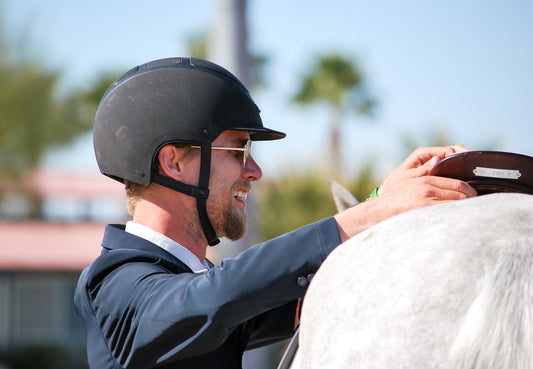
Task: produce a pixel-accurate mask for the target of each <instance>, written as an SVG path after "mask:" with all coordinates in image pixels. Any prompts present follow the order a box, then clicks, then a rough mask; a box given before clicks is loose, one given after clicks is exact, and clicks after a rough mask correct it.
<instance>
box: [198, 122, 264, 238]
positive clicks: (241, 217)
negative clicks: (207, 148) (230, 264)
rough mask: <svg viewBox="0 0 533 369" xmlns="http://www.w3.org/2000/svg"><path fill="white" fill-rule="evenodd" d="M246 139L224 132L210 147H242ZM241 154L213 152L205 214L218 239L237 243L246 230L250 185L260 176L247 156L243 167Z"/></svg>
mask: <svg viewBox="0 0 533 369" xmlns="http://www.w3.org/2000/svg"><path fill="white" fill-rule="evenodd" d="M248 139H249V135H248V133H246V132H240V131H225V132H223V133H222V134H221V135H220V136H218V137H217V139H216V140H215V141H214V142H213V144H212V146H213V147H235V148H242V147H244V145H245V143H246V141H247V140H248ZM243 155H244V153H243V152H242V151H231V150H212V154H211V177H210V180H209V198H208V200H207V214H208V215H209V219H210V221H211V223H212V225H213V228H214V229H215V231H216V233H217V235H219V236H221V237H227V238H229V239H230V240H237V239H239V238H241V237H242V236H244V234H245V233H246V230H247V226H248V215H247V213H246V196H247V195H248V193H249V192H250V190H251V188H252V182H254V181H257V180H259V179H260V178H261V176H262V175H263V174H262V172H261V168H259V166H258V165H257V164H256V162H255V161H254V160H253V159H252V157H251V156H250V157H249V158H248V160H247V162H246V165H245V166H244V167H243Z"/></svg>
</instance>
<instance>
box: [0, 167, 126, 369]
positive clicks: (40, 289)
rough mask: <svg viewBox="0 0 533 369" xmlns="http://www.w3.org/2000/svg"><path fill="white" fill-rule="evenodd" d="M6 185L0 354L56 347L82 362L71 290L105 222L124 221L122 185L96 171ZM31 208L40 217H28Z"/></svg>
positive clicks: (0, 207)
mask: <svg viewBox="0 0 533 369" xmlns="http://www.w3.org/2000/svg"><path fill="white" fill-rule="evenodd" d="M7 187H8V190H7V191H5V192H4V193H3V196H2V197H1V200H0V351H3V352H9V351H14V350H15V351H16V350H20V349H21V348H23V347H30V346H31V347H37V346H39V345H42V346H46V347H50V346H55V347H61V348H62V349H63V351H64V352H67V353H69V355H72V356H76V357H78V358H80V357H81V359H80V360H84V357H85V337H84V330H83V326H82V324H81V321H80V320H79V318H78V316H77V315H76V313H75V310H74V303H73V296H74V289H75V287H76V283H77V280H78V278H79V275H80V272H81V270H82V269H83V268H84V267H86V266H87V265H89V264H90V263H91V261H92V260H94V259H95V258H96V257H97V256H98V254H99V253H100V247H99V245H100V242H101V240H102V237H103V233H104V228H105V223H107V222H114V221H120V222H123V221H124V220H125V219H126V216H127V214H126V210H125V205H124V198H125V196H124V189H123V186H122V185H120V184H119V183H118V182H114V181H112V180H109V179H107V178H105V177H103V176H102V175H100V174H99V173H87V172H80V173H72V172H69V173H62V172H53V171H38V172H35V173H33V174H31V175H30V176H29V178H28V179H27V180H26V181H24V185H20V186H11V188H9V186H7ZM35 203H37V204H38V206H39V207H40V209H39V211H38V212H37V213H39V214H40V216H41V219H36V218H35V217H34V216H33V217H32V216H31V215H32V214H34V213H35V212H34V209H33V208H34V206H35ZM29 218H32V219H31V220H30V219H29ZM0 364H1V363H0Z"/></svg>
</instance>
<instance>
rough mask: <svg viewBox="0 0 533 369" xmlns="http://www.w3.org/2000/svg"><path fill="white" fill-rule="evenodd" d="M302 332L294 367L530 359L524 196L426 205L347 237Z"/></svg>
mask: <svg viewBox="0 0 533 369" xmlns="http://www.w3.org/2000/svg"><path fill="white" fill-rule="evenodd" d="M530 281H531V282H530ZM299 341H300V343H299V345H300V347H299V352H298V354H297V355H296V358H295V360H294V362H293V365H292V368H302V369H310V368H320V369H323V368H328V369H329V368H339V369H340V368H342V369H346V368H439V369H440V368H442V369H444V368H446V369H448V368H450V369H451V368H454V369H459V368H465V369H466V368H468V369H474V368H476V369H496V368H498V369H501V368H506V369H507V368H533V196H532V195H525V194H517V193H498V194H491V195H484V196H479V197H476V198H471V199H468V200H463V201H457V202H451V203H446V204H442V205H436V206H431V207H427V208H423V209H419V210H415V211H411V212H407V213H404V214H401V215H398V216H396V217H393V218H391V219H388V220H386V221H384V222H382V223H380V224H378V225H376V226H374V227H372V228H370V229H368V230H367V231H365V232H363V233H361V234H359V235H357V236H356V237H354V238H352V239H351V240H349V241H347V242H345V243H344V244H342V245H341V246H339V247H338V248H337V249H336V250H335V251H334V252H333V253H332V254H331V255H330V256H329V257H328V258H327V259H326V261H325V262H324V263H323V265H322V266H321V268H320V270H319V271H318V272H317V274H316V276H315V277H314V279H313V281H312V283H311V285H310V287H309V290H308V292H307V294H306V297H305V301H304V304H303V309H302V316H301V326H300V337H299Z"/></svg>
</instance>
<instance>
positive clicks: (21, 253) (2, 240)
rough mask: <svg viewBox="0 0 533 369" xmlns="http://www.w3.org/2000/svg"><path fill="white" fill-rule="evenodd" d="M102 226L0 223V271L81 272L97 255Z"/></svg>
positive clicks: (91, 224)
mask: <svg viewBox="0 0 533 369" xmlns="http://www.w3.org/2000/svg"><path fill="white" fill-rule="evenodd" d="M104 229H105V225H104V224H98V223H65V224H55V223H46V222H0V270H69V271H78V270H80V271H81V270H82V269H83V268H84V267H85V266H87V265H89V264H90V263H91V261H93V260H94V259H95V258H96V257H97V256H98V255H99V254H100V250H101V247H100V243H101V242H102V237H103V234H104Z"/></svg>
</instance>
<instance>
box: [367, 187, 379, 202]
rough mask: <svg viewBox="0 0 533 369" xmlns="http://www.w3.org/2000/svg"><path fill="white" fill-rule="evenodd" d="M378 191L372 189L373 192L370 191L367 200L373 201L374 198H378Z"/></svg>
mask: <svg viewBox="0 0 533 369" xmlns="http://www.w3.org/2000/svg"><path fill="white" fill-rule="evenodd" d="M378 189H379V187H376V188H374V191H372V193H371V194H370V197H369V199H375V198H376V197H378Z"/></svg>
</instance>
